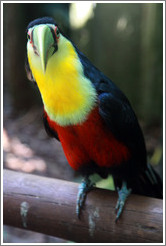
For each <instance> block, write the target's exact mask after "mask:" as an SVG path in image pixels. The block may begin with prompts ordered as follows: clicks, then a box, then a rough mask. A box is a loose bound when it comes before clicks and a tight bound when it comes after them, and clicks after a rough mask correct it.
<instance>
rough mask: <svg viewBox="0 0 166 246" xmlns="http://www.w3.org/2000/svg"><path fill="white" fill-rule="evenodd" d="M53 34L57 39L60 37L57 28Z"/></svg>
mask: <svg viewBox="0 0 166 246" xmlns="http://www.w3.org/2000/svg"><path fill="white" fill-rule="evenodd" d="M55 34H56V38H57V39H58V38H59V37H60V31H59V29H58V27H57V26H56V27H55Z"/></svg>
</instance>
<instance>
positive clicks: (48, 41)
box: [26, 17, 162, 221]
mask: <svg viewBox="0 0 166 246" xmlns="http://www.w3.org/2000/svg"><path fill="white" fill-rule="evenodd" d="M26 70H27V74H28V78H29V79H30V80H32V81H34V82H35V83H36V84H37V86H38V88H39V91H40V94H41V98H42V101H43V105H44V113H43V120H44V126H45V129H46V131H47V133H48V134H49V135H50V136H52V137H55V138H56V139H57V140H58V141H60V142H61V144H62V147H63V150H64V154H65V156H66V158H67V161H68V163H69V165H70V166H71V167H72V168H73V169H74V170H75V171H78V172H80V173H81V174H82V176H83V181H82V183H81V184H80V186H79V190H78V197H77V202H76V213H77V215H78V217H80V212H81V210H82V207H83V204H84V201H85V198H86V195H87V192H89V191H90V190H91V189H92V188H93V186H94V183H93V182H92V180H91V177H92V175H93V174H95V173H96V174H98V175H99V176H100V177H101V178H107V177H108V175H109V174H111V175H112V177H113V181H114V185H115V188H116V190H117V192H118V201H117V205H116V218H115V221H117V220H118V219H119V217H120V215H121V214H122V211H123V207H124V205H125V201H126V199H127V197H128V196H129V194H130V193H131V192H132V193H134V194H139V195H144V196H150V197H155V198H162V182H161V179H160V177H159V175H158V174H157V172H156V171H155V170H154V169H153V168H152V166H151V165H150V164H149V163H148V162H147V152H146V147H145V141H144V136H143V133H142V130H141V128H140V125H139V123H138V119H137V117H136V115H135V113H134V111H133V109H132V106H131V104H130V102H129V100H128V99H127V97H126V96H125V95H124V93H123V92H122V91H121V90H120V89H119V88H118V87H117V86H116V85H115V84H114V83H113V82H112V81H111V80H110V79H109V78H108V77H107V76H105V75H104V74H103V73H102V72H101V71H100V70H99V69H97V68H96V67H95V66H94V65H93V64H92V63H91V62H90V61H89V60H88V58H87V57H86V56H85V55H84V54H83V53H82V52H81V51H80V50H79V49H78V48H77V46H76V45H75V44H74V43H73V42H72V41H71V40H70V39H69V38H68V37H67V36H66V35H65V34H64V33H63V32H62V30H61V29H60V27H59V26H58V24H57V23H56V22H55V20H54V19H53V18H51V17H42V18H38V19H35V20H33V21H32V22H30V23H29V25H28V27H27V65H26Z"/></svg>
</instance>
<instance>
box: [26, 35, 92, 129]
mask: <svg viewBox="0 0 166 246" xmlns="http://www.w3.org/2000/svg"><path fill="white" fill-rule="evenodd" d="M28 45H29V44H28ZM28 60H29V64H30V68H31V70H32V73H33V76H34V78H35V80H36V82H37V84H38V87H39V90H40V93H41V96H42V100H43V103H44V106H45V110H46V112H47V114H48V115H49V117H50V118H51V119H52V120H54V121H56V122H57V123H58V124H59V125H62V126H66V125H71V124H78V123H82V122H83V121H85V120H86V118H87V115H88V114H89V112H90V111H91V109H92V108H93V107H94V105H95V102H96V90H95V88H94V87H93V85H92V83H91V82H90V80H88V79H87V78H86V77H85V76H84V73H83V68H82V64H81V62H80V60H79V58H78V56H77V53H76V51H75V49H74V47H73V45H72V44H71V43H70V42H69V41H68V40H67V39H66V38H64V37H63V36H61V40H60V41H59V44H58V51H57V52H55V54H54V55H53V56H52V57H51V58H50V59H49V61H48V64H47V68H46V72H45V73H43V71H42V67H41V63H40V58H39V57H38V56H34V53H33V48H32V47H31V46H30V45H29V47H28Z"/></svg>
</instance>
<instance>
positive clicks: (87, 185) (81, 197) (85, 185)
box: [76, 177, 94, 218]
mask: <svg viewBox="0 0 166 246" xmlns="http://www.w3.org/2000/svg"><path fill="white" fill-rule="evenodd" d="M93 186H94V184H93V183H92V182H91V181H90V179H89V178H88V177H86V178H85V179H84V180H83V181H82V183H81V184H80V186H79V188H78V195H77V205H76V214H77V216H78V218H80V212H81V209H82V207H83V205H84V201H85V198H86V194H87V192H88V191H90V190H92V189H93Z"/></svg>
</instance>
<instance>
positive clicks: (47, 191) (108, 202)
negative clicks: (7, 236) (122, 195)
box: [3, 170, 163, 243]
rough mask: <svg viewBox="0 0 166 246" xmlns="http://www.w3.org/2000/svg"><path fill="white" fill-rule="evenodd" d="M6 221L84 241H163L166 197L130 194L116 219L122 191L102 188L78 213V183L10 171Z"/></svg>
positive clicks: (6, 183)
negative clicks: (163, 199) (156, 197)
mask: <svg viewBox="0 0 166 246" xmlns="http://www.w3.org/2000/svg"><path fill="white" fill-rule="evenodd" d="M3 188H4V206H3V208H4V224H6V225H10V226H15V227H19V228H24V229H26V230H32V231H36V232H41V233H44V234H48V235H52V236H56V237H60V238H64V239H67V240H71V241H74V242H79V243H92V242H93V243H161V242H162V241H163V227H162V226H163V209H162V205H163V202H162V200H159V199H154V198H148V197H143V196H137V195H130V197H129V198H128V200H127V202H126V205H125V208H124V211H123V214H122V216H121V218H120V219H119V221H118V223H115V217H116V215H115V206H116V202H117V192H113V191H108V190H103V189H97V188H95V189H94V190H92V191H90V192H89V194H88V195H87V199H86V202H85V206H84V209H83V210H82V213H81V219H80V220H79V219H78V218H77V216H76V212H75V208H76V199H77V191H78V184H77V183H72V182H68V181H62V180H57V179H51V178H46V177H40V176H36V175H30V174H25V173H19V172H14V171H9V170H4V187H3Z"/></svg>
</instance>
